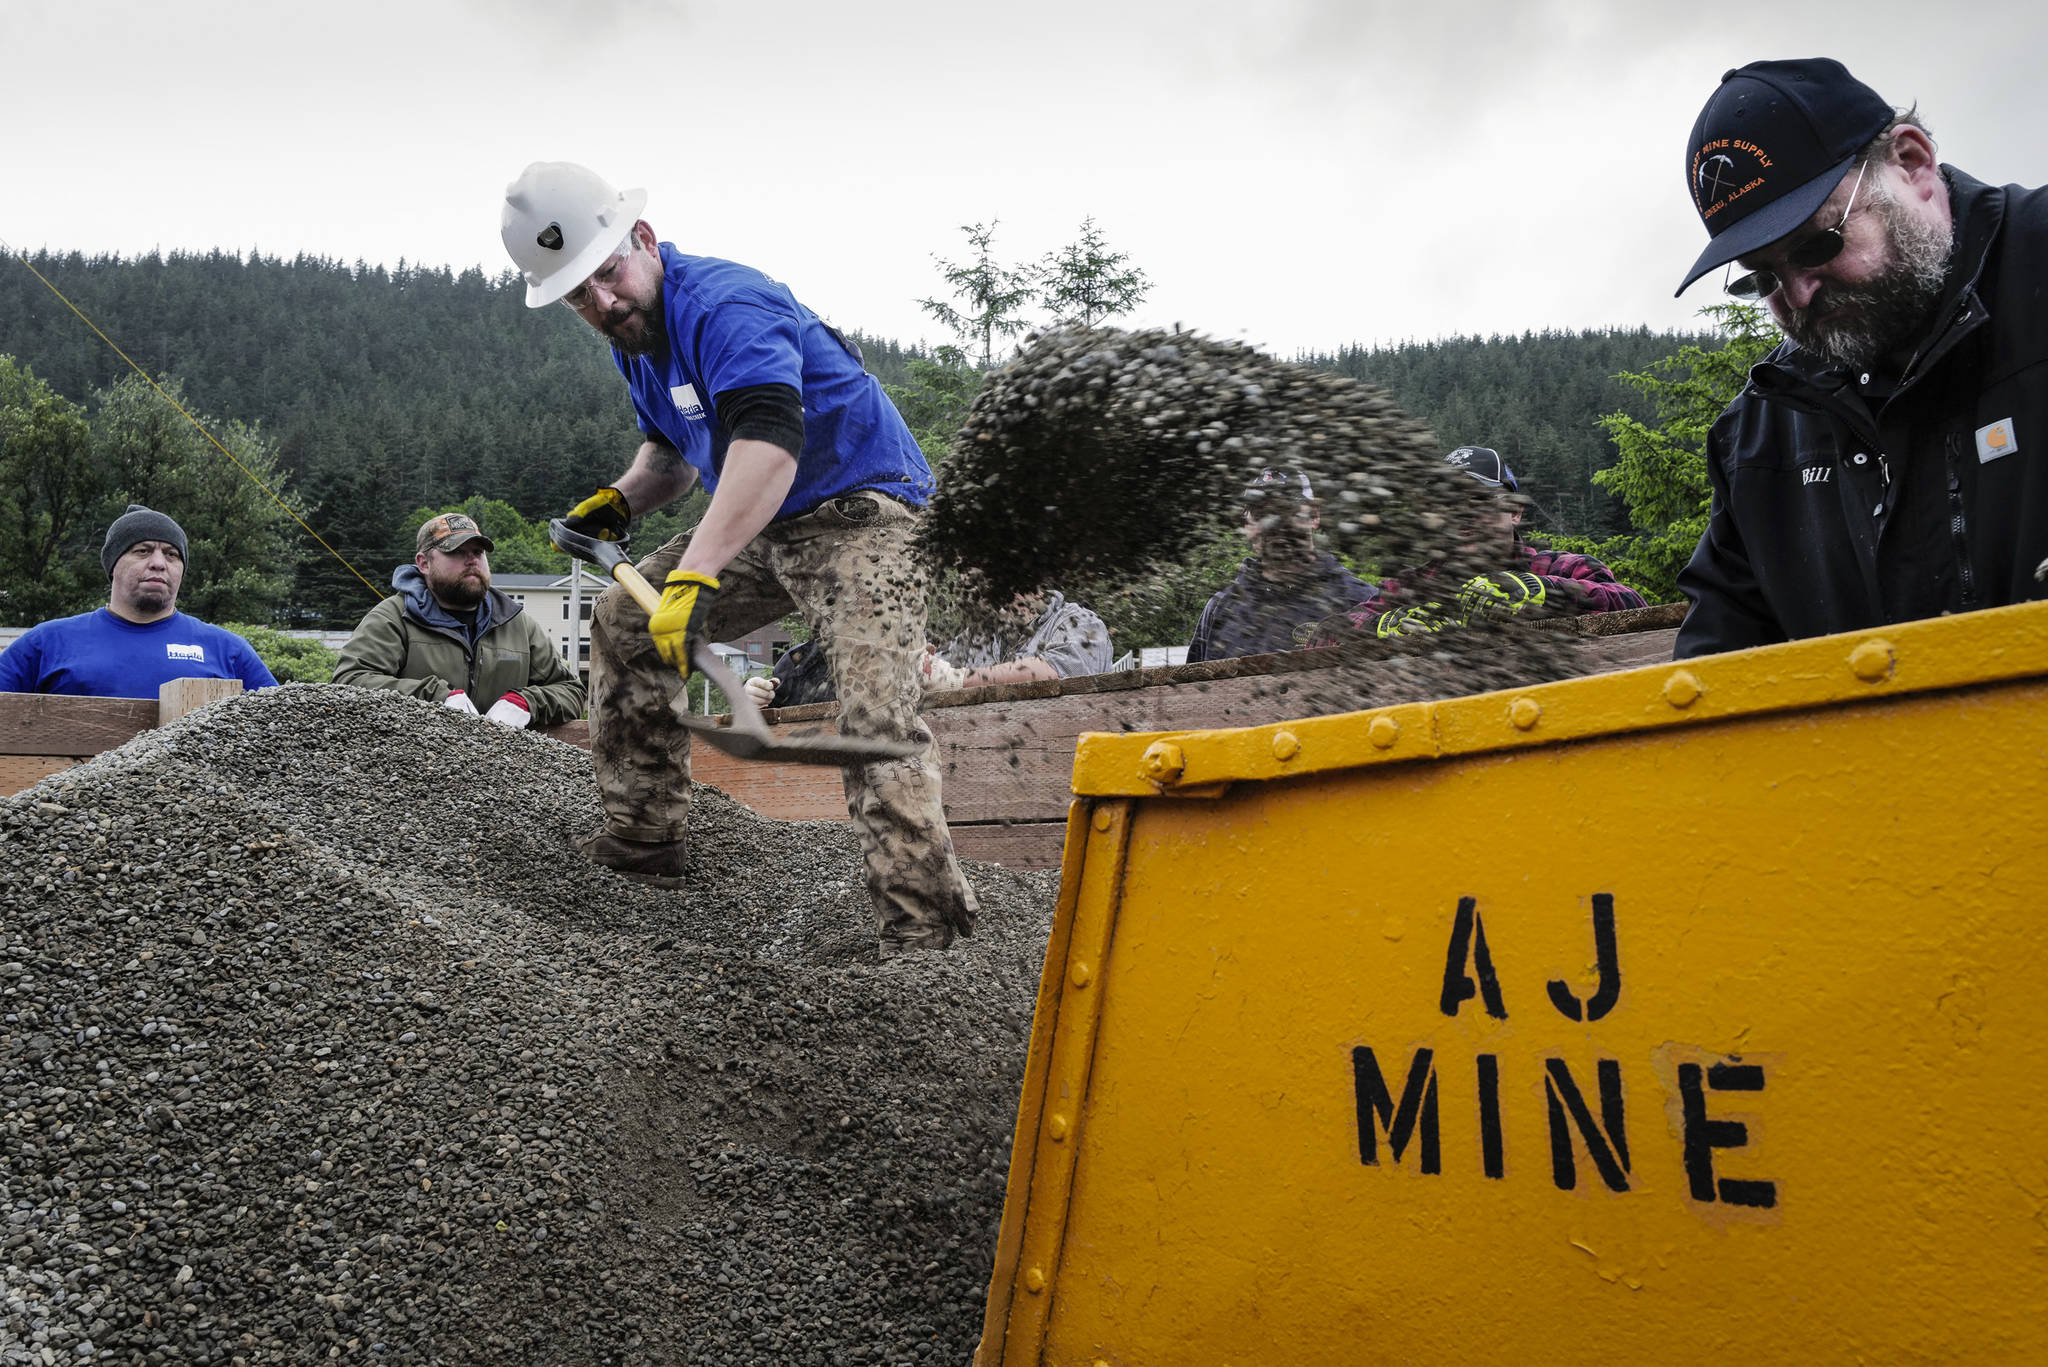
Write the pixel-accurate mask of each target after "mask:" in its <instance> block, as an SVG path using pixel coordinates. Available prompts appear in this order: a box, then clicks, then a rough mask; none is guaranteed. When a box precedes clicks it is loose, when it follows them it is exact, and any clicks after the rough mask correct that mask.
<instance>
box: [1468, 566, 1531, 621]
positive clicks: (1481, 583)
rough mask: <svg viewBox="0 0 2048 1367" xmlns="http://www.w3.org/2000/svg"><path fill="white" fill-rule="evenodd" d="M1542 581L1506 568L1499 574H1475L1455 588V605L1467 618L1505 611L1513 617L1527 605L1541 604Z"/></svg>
mask: <svg viewBox="0 0 2048 1367" xmlns="http://www.w3.org/2000/svg"><path fill="white" fill-rule="evenodd" d="M1543 597H1544V593H1543V581H1542V579H1540V578H1538V577H1537V576H1536V575H1533V574H1523V573H1521V572H1520V571H1516V570H1506V571H1503V572H1501V573H1499V574H1477V575H1474V576H1472V578H1470V579H1467V580H1466V581H1465V583H1464V586H1463V587H1462V588H1460V589H1459V590H1458V607H1459V608H1460V610H1462V611H1463V613H1464V615H1465V617H1466V618H1467V619H1470V618H1473V617H1477V616H1479V615H1480V614H1482V613H1488V612H1504V613H1507V614H1509V615H1510V616H1512V615H1513V614H1515V613H1517V612H1520V611H1521V610H1522V609H1523V608H1526V607H1542V606H1543Z"/></svg>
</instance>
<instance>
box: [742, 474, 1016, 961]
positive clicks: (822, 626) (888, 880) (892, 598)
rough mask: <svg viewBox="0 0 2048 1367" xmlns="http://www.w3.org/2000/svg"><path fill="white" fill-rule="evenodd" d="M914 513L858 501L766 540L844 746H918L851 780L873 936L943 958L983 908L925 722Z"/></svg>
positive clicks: (873, 499) (877, 499) (921, 593)
mask: <svg viewBox="0 0 2048 1367" xmlns="http://www.w3.org/2000/svg"><path fill="white" fill-rule="evenodd" d="M916 527H917V514H916V513H914V512H913V511H911V509H909V508H907V507H905V506H904V505H903V504H901V503H898V502H896V501H895V500H894V499H890V498H883V497H881V496H879V495H875V494H856V495H852V496H849V497H847V498H841V499H834V500H833V501H831V502H829V503H827V504H826V505H825V506H824V507H822V508H819V509H818V510H816V511H815V512H811V513H807V514H805V515H804V516H803V517H800V518H792V519H790V520H789V521H788V522H779V523H776V524H775V525H774V526H771V527H770V528H769V529H768V530H767V531H766V532H764V533H763V534H762V537H763V539H764V540H765V541H766V542H767V543H768V552H769V559H770V563H771V564H772V565H773V566H774V568H775V575H776V578H778V579H779V580H781V582H782V584H783V586H784V587H785V588H787V589H788V590H789V595H790V597H792V598H794V599H795V600H796V604H797V608H798V610H799V611H801V612H802V613H803V614H804V618H805V620H806V621H808V622H809V623H810V626H811V630H812V632H813V633H814V634H815V635H816V636H817V638H818V640H819V642H820V643H821V644H822V647H823V649H824V652H825V661H826V664H827V666H828V667H829V668H830V670H831V672H832V683H833V687H834V688H835V689H836V690H837V691H838V694H839V729H840V732H841V734H843V735H848V736H876V737H884V738H887V739H891V740H916V741H918V742H919V743H920V745H921V747H922V748H921V749H919V750H918V752H917V753H916V754H914V755H911V756H908V757H907V758H904V759H897V760H886V761H881V762H878V763H872V764H863V765H858V766H854V767H850V768H848V769H847V770H846V813H847V815H848V816H849V817H851V818H852V820H853V826H854V830H855V831H856V832H857V833H858V835H859V837H860V847H861V857H862V860H863V861H864V862H865V864H866V868H867V879H868V895H869V897H870V898H871V899H872V900H873V902H874V906H875V926H876V930H877V932H878V933H879V935H880V937H881V940H882V941H883V943H884V944H885V945H893V946H896V947H899V948H911V947H929V948H935V949H942V948H944V947H945V946H946V945H948V944H951V943H952V940H953V936H954V934H955V933H956V932H957V933H959V934H963V935H964V934H966V933H968V932H970V931H972V930H973V929H974V917H975V913H976V912H977V911H978V910H979V909H980V908H979V905H978V904H977V902H976V901H975V897H974V890H973V889H972V888H970V887H968V886H967V877H966V875H965V874H963V873H962V872H961V871H960V861H959V859H958V858H957V857H956V856H955V855H954V853H953V839H952V837H951V836H950V835H948V834H947V832H946V813H945V809H944V807H943V806H941V804H940V799H939V752H938V746H937V745H936V744H934V743H933V741H932V733H931V731H930V730H929V729H928V728H926V726H925V724H924V722H923V721H922V720H921V719H920V718H919V717H918V715H917V705H918V701H919V699H920V697H921V691H920V689H919V687H918V679H917V665H918V660H919V658H920V657H921V656H922V655H923V653H924V642H925V584H924V579H923V576H922V574H921V572H919V570H918V569H917V566H916V560H915V558H914V557H913V556H912V554H911V550H910V540H911V534H912V533H913V532H914V531H915V530H916Z"/></svg>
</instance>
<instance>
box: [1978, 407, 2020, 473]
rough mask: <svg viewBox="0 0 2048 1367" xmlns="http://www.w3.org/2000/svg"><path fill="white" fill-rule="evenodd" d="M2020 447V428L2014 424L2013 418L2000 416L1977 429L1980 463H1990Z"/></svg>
mask: <svg viewBox="0 0 2048 1367" xmlns="http://www.w3.org/2000/svg"><path fill="white" fill-rule="evenodd" d="M2019 449H2020V434H2019V430H2018V429H2017V428H2015V427H2014V426H2013V425H2012V419H2011V418H2000V419H1999V420H1998V421H1997V422H1994V423H1987V424H1985V425H1984V426H1983V427H1980V428H1978V429H1977V459H1978V461H1979V462H1980V463H1983V464H1989V463H1990V462H1992V461H1994V460H1997V459H1998V458H1999V457H2000V456H2009V455H2011V454H2013V452H2015V451H2017V450H2019Z"/></svg>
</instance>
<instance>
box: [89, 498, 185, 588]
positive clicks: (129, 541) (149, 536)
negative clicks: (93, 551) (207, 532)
mask: <svg viewBox="0 0 2048 1367" xmlns="http://www.w3.org/2000/svg"><path fill="white" fill-rule="evenodd" d="M138 541H168V542H170V543H171V544H172V545H173V546H176V547H177V548H178V558H179V559H180V560H184V559H188V558H189V557H190V554H191V553H190V551H188V550H187V549H186V546H185V529H184V528H183V527H180V526H179V525H178V524H177V523H175V522H173V521H171V520H170V519H169V518H168V517H165V516H164V515H163V514H162V513H160V512H158V511H156V510H155V509H154V508H145V507H143V506H142V505H141V504H140V503H131V504H129V505H128V511H127V512H125V513H123V514H121V515H120V516H119V517H117V518H115V519H114V525H113V526H111V527H109V528H107V540H106V544H105V545H103V546H101V547H100V567H101V568H102V569H104V570H105V571H106V572H107V573H108V574H109V575H111V574H113V572H114V562H115V561H116V560H119V559H120V558H121V557H122V556H124V555H126V554H127V553H128V548H129V547H130V546H133V545H134V544H135V543H136V542H138Z"/></svg>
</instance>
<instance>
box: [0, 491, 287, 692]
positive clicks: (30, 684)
mask: <svg viewBox="0 0 2048 1367" xmlns="http://www.w3.org/2000/svg"><path fill="white" fill-rule="evenodd" d="M185 549H186V542H185V532H184V529H183V528H181V527H180V526H178V524H177V523H176V522H174V521H172V520H171V519H170V518H169V517H166V516H165V515H164V514H162V513H160V512H157V511H156V510H155V509H152V508H145V507H143V506H142V505H141V504H139V503H131V504H129V505H128V511H127V512H125V513H123V514H122V515H121V516H119V517H117V518H115V519H114V522H113V525H112V526H110V527H108V528H107V539H106V541H105V542H104V543H103V544H102V545H101V547H100V565H101V566H102V567H103V568H104V569H105V570H106V572H107V578H108V580H109V581H110V582H109V588H108V592H107V605H106V606H105V607H103V608H97V609H95V610H94V611H92V612H85V613H80V614H79V615H78V616H76V617H60V618H57V619H56V620H54V621H49V622H44V623H42V624H41V625H39V626H35V627H31V628H30V629H29V630H28V632H27V633H25V634H24V635H23V636H22V637H21V639H20V640H18V641H16V642H15V643H14V644H13V645H11V646H9V647H7V650H6V652H5V653H4V654H0V693H70V694H75V695H79V696H83V697H91V698H155V697H156V696H157V693H158V690H159V689H161V688H162V687H163V685H165V684H166V683H169V682H170V681H171V680H172V679H240V680H241V681H242V684H243V686H244V687H246V688H274V687H276V686H277V680H276V679H274V678H272V677H271V673H270V670H269V669H268V668H266V667H265V666H264V663H263V661H262V660H261V659H259V658H257V655H256V652H255V650H253V649H252V648H251V647H250V645H249V643H248V642H247V641H245V640H243V639H242V638H241V637H239V636H237V635H235V634H234V633H233V632H231V631H223V630H221V629H220V628H219V627H216V626H210V625H208V624H207V623H205V622H202V621H200V620H199V619H198V618H196V617H187V616H186V615H185V614H184V613H181V612H179V611H178V589H179V587H180V586H181V585H182V584H183V583H184V581H185Z"/></svg>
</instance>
